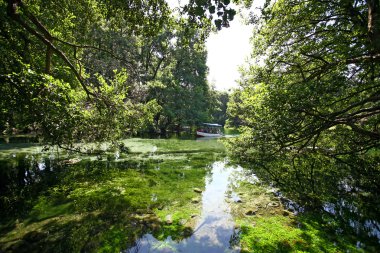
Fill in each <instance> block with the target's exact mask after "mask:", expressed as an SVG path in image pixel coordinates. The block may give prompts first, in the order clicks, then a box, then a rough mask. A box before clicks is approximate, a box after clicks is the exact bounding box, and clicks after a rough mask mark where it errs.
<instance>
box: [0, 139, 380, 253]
mask: <svg viewBox="0 0 380 253" xmlns="http://www.w3.org/2000/svg"><path fill="white" fill-rule="evenodd" d="M124 145H125V146H124V149H123V150H122V149H119V150H115V149H113V148H112V147H111V146H109V145H107V144H102V145H100V146H87V147H85V148H86V149H87V151H89V152H92V151H93V150H102V151H104V153H102V155H99V153H98V151H96V154H93V155H92V154H91V153H90V154H86V155H80V154H77V153H67V152H63V151H61V150H58V151H59V152H57V149H50V150H46V149H44V148H43V147H41V146H38V145H37V144H33V143H15V144H13V145H12V144H5V143H0V217H1V219H0V252H7V253H8V252H17V253H23V252H25V253H26V252H28V253H29V252H38V253H40V252H70V253H71V252H125V253H131V252H142V253H143V252H173V253H174V252H191V253H192V252H211V253H212V252H218V253H219V252H297V251H299V252H361V253H362V252H379V249H380V247H379V245H380V244H379V242H380V233H379V218H378V217H380V216H379V215H378V210H380V207H379V205H378V198H374V199H371V198H369V197H371V196H376V191H368V193H366V194H364V192H363V193H362V195H363V196H362V197H363V198H360V199H359V197H360V195H358V194H355V195H347V196H348V197H347V196H346V197H345V198H339V199H338V200H339V201H335V202H332V201H330V202H328V201H326V202H324V205H323V206H322V208H321V209H319V210H317V212H310V213H306V212H305V213H304V212H303V210H302V207H300V206H299V205H297V204H296V203H294V202H292V201H291V200H289V199H287V196H286V195H285V194H282V193H281V191H280V189H273V188H271V187H270V186H269V185H268V184H266V183H264V182H263V181H262V180H260V179H259V178H258V176H259V174H258V175H256V174H254V173H255V168H254V167H253V168H250V169H243V168H242V167H240V166H237V165H231V164H230V163H229V162H228V160H227V158H226V151H225V148H224V146H223V144H222V143H221V142H219V141H218V140H215V139H211V140H207V139H204V140H203V141H196V140H178V139H154V140H152V139H129V140H125V141H124ZM331 182H332V183H333V185H332V186H330V187H329V189H330V190H332V191H331V193H329V194H330V195H331V196H332V197H334V196H337V194H336V193H337V192H336V191H334V189H335V188H336V182H335V181H334V180H331ZM295 183H297V182H295ZM314 183H316V184H317V183H318V182H317V181H316V182H314ZM347 187H348V186H347ZM347 187H346V188H347ZM337 191H341V189H340V188H337ZM369 193H371V194H369ZM326 194H327V192H326ZM331 200H334V198H331ZM359 200H360V201H362V202H359ZM297 207H298V210H296V209H297ZM368 207H369V208H368ZM296 211H299V213H298V214H297V215H295V214H296V213H297V212H296Z"/></svg>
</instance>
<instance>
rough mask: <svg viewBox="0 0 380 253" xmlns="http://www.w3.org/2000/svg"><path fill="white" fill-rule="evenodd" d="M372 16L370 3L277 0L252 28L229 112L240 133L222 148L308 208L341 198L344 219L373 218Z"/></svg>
mask: <svg viewBox="0 0 380 253" xmlns="http://www.w3.org/2000/svg"><path fill="white" fill-rule="evenodd" d="M379 13H380V4H379V2H378V1H371V0H367V1H350V0H339V1H292V0H291V1H288V0H287V1H285V0H278V1H275V2H273V3H270V1H267V3H266V7H265V8H264V9H263V12H262V19H261V21H260V22H258V23H256V28H255V31H254V35H253V57H254V58H253V59H252V60H251V64H250V65H249V67H248V68H246V70H245V71H244V73H243V78H242V80H241V87H240V89H239V90H237V91H235V94H234V95H233V96H232V99H231V102H230V105H229V113H230V114H231V115H232V116H233V117H234V118H231V119H230V121H231V122H239V123H240V124H242V126H243V127H242V130H243V131H244V134H243V135H242V136H241V137H240V138H239V139H237V140H236V141H232V142H231V145H232V146H233V150H234V152H236V153H235V155H236V157H238V158H240V159H241V160H243V161H246V162H249V163H250V164H251V165H253V166H254V167H255V168H256V169H257V170H258V171H259V172H261V173H262V175H263V176H265V177H268V178H270V179H271V180H274V181H276V183H277V185H278V186H281V188H282V189H283V190H284V191H286V192H287V193H288V195H289V196H291V197H293V198H294V199H295V200H297V201H299V202H300V203H302V204H306V205H307V206H309V207H321V206H323V205H324V203H326V202H333V203H335V202H339V201H340V198H341V197H342V196H345V197H349V198H350V199H351V200H352V202H353V203H354V204H353V206H354V207H353V206H350V205H347V204H345V205H344V204H342V203H341V204H342V206H341V208H343V209H345V210H346V211H347V212H349V213H355V212H356V211H360V212H367V213H366V215H368V216H369V217H370V218H375V219H376V216H377V217H378V212H377V211H374V210H373V209H377V210H378V207H379V206H380V203H379V201H378V199H379V196H378V193H379V192H380V191H379V190H380V188H379V185H380V184H379V182H380V178H379V175H380V173H379V161H380V160H379V159H380V157H379V139H380V133H379V123H380V110H379V106H380V100H379V98H380V97H379V87H380V65H379V60H380V14H379ZM366 205H367V207H368V209H366V208H364V207H365V206H366ZM374 206H375V207H376V208H374ZM338 209H339V207H335V211H337V210H338ZM330 211H331V210H330ZM368 216H367V217H368ZM363 217H366V216H365V215H364V216H363ZM363 220H364V218H363Z"/></svg>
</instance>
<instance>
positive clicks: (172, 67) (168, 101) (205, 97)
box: [149, 26, 211, 132]
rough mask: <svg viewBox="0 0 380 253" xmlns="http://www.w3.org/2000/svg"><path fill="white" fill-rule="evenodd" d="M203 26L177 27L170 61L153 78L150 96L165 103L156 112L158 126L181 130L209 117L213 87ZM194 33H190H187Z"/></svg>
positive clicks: (168, 57) (156, 125)
mask: <svg viewBox="0 0 380 253" xmlns="http://www.w3.org/2000/svg"><path fill="white" fill-rule="evenodd" d="M202 32H203V31H202V30H199V29H198V30H195V29H193V30H189V29H187V28H185V29H183V28H181V27H178V26H177V27H176V28H175V33H173V35H172V36H173V37H172V38H175V45H173V47H172V50H171V52H170V53H169V54H168V55H167V56H166V57H167V59H166V61H167V63H168V64H167V65H166V64H164V65H165V66H166V67H165V68H163V69H162V70H161V71H160V72H159V73H158V74H157V79H156V80H154V81H151V82H150V83H149V84H150V88H149V97H150V98H155V99H157V102H158V104H159V105H160V106H161V107H162V111H160V112H159V113H158V114H157V115H156V116H155V126H154V128H155V130H156V131H160V132H165V131H166V130H167V129H168V128H170V129H172V130H179V129H180V128H181V126H194V125H197V124H198V123H200V122H204V121H205V120H206V119H207V118H209V117H210V112H211V111H210V110H211V108H210V99H211V97H210V88H209V86H208V83H207V72H208V68H207V65H206V57H207V51H206V49H205V43H204V41H203V40H202V39H201V37H202ZM189 33H192V35H191V36H188V35H189Z"/></svg>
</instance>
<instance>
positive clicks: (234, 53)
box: [206, 15, 252, 91]
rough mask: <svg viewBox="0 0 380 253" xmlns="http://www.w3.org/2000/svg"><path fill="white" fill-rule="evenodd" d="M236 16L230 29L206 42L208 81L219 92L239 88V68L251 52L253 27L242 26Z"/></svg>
mask: <svg viewBox="0 0 380 253" xmlns="http://www.w3.org/2000/svg"><path fill="white" fill-rule="evenodd" d="M236 16H237V18H236V20H234V21H232V22H231V23H230V27H229V28H223V29H222V30H221V31H218V32H217V33H213V34H211V35H210V37H209V38H208V39H207V41H206V46H207V51H208V56H207V66H208V67H209V74H208V77H207V79H208V81H209V83H210V84H212V85H214V86H215V88H216V89H217V90H225V91H228V90H229V89H231V88H236V87H237V82H236V81H237V80H238V79H239V77H240V74H239V71H238V68H239V66H240V65H242V64H243V63H244V61H245V59H246V58H247V57H248V56H249V55H250V52H251V46H250V43H249V39H250V37H251V34H252V26H248V25H244V24H242V23H241V19H240V17H238V15H236Z"/></svg>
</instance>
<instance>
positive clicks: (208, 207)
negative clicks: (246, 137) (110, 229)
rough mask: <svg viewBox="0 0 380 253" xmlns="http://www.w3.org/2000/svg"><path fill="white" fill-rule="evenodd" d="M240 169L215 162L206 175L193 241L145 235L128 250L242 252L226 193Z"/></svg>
mask: <svg viewBox="0 0 380 253" xmlns="http://www.w3.org/2000/svg"><path fill="white" fill-rule="evenodd" d="M236 170H237V168H236V167H231V166H227V165H226V162H225V161H218V162H214V163H213V164H212V165H211V171H210V173H209V174H208V175H207V176H206V178H205V180H206V186H205V191H204V192H203V193H202V211H201V215H200V219H199V221H198V222H197V225H196V227H195V229H194V231H193V233H192V235H191V236H190V237H189V238H186V239H183V240H181V241H179V242H176V241H173V240H172V238H171V237H170V236H169V237H168V238H167V239H166V240H164V241H159V240H157V239H156V238H154V236H153V235H151V234H145V235H144V236H142V237H141V238H140V239H138V241H137V242H136V246H134V247H132V248H130V249H128V250H126V251H124V252H128V253H132V252H136V253H137V252H141V253H148V252H194V253H196V252H210V253H213V252H215V253H219V252H239V251H240V249H239V247H238V245H237V243H238V231H239V230H238V229H235V224H234V222H233V219H232V216H231V214H230V207H229V204H228V203H227V202H226V192H227V190H228V186H229V184H230V183H231V179H232V177H231V175H232V174H233V173H234V172H236Z"/></svg>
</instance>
